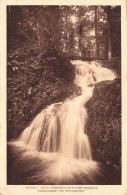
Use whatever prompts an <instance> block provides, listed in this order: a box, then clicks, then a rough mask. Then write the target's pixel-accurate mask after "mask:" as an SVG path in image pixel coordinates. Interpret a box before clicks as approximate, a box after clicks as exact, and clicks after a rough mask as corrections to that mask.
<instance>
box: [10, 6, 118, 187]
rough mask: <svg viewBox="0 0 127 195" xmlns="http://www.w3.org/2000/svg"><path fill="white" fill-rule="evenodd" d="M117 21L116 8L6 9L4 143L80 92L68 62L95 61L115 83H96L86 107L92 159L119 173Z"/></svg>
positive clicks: (25, 7)
mask: <svg viewBox="0 0 127 195" xmlns="http://www.w3.org/2000/svg"><path fill="white" fill-rule="evenodd" d="M120 17H121V9H120V6H8V7H7V25H8V32H7V39H8V41H7V47H8V56H7V88H8V107H7V109H8V110H7V113H8V130H7V132H8V140H10V139H13V138H14V139H15V138H16V137H17V136H18V135H19V133H20V132H22V131H23V129H24V128H25V127H26V125H28V123H29V122H30V121H31V120H32V119H33V118H34V116H35V115H36V114H37V113H38V112H40V111H41V110H42V109H43V108H45V107H46V106H47V105H50V104H52V103H54V102H59V101H64V100H65V99H66V98H67V97H70V96H72V95H74V94H75V93H77V94H78V93H79V91H80V89H79V88H78V87H77V86H75V84H74V83H73V80H74V75H75V74H74V71H75V70H74V68H73V67H72V65H71V64H70V59H81V60H97V61H98V62H99V63H100V64H101V65H102V66H104V67H107V68H110V69H112V70H114V71H115V72H117V74H118V78H117V79H115V81H109V82H107V81H105V82H100V83H98V84H96V86H95V89H94V93H93V97H92V98H91V100H89V101H88V103H87V108H88V115H89V119H88V123H87V129H88V135H89V138H90V142H91V146H92V150H93V158H94V159H95V160H97V161H100V162H104V166H108V169H109V167H114V170H117V171H118V172H117V173H118V174H119V172H120V164H121V160H120V157H121V126H120V124H121V82H120V77H121V64H120V57H121V42H120V41H121V40H120V36H121V28H120V27H121V26H120V25H121V22H120ZM107 178H108V176H107ZM119 178H120V177H119ZM107 180H108V179H107ZM115 182H116V183H117V182H118V183H119V182H120V181H114V183H115ZM109 183H111V180H110V182H109Z"/></svg>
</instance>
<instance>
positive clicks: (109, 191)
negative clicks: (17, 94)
mask: <svg viewBox="0 0 127 195" xmlns="http://www.w3.org/2000/svg"><path fill="white" fill-rule="evenodd" d="M126 3H127V2H126V0H103V1H102V0H66V1H65V0H1V1H0V33H1V34H0V84H1V85H0V89H1V93H0V95H1V96H0V103H1V104H0V105H1V107H0V108H1V109H0V110H1V112H0V122H1V133H0V141H1V142H0V186H1V192H0V194H2V195H35V194H38V192H37V190H32V189H31V190H28V189H26V186H24V185H13V186H12V185H6V81H7V80H6V5H121V13H122V15H121V21H122V22H121V27H122V49H121V50H122V60H121V61H122V185H101V186H99V185H98V186H96V187H98V189H97V190H92V189H91V190H86V191H85V194H86V195H96V194H97V195H99V194H100V195H101V194H103V195H125V194H126V195H127V130H126V127H127V90H126V89H127V87H126V86H127V60H126V57H127V54H126V52H127V40H126V36H127V34H126V32H127V31H126V26H127V24H126V5H127V4H126ZM34 186H35V187H37V185H34ZM62 186H63V185H62ZM66 187H67V186H66ZM88 187H90V186H88ZM91 187H93V185H92V186H91ZM58 193H59V194H64V193H63V192H62V193H60V192H58ZM43 194H47V195H49V194H57V193H43ZM65 194H67V195H74V194H77V193H74V192H69V193H65ZM80 194H84V193H78V195H80Z"/></svg>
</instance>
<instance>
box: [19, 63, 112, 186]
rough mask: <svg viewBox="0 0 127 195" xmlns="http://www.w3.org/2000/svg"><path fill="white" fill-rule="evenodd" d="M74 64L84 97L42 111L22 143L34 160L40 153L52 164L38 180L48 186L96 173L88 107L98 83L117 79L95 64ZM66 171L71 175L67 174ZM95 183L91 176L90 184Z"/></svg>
mask: <svg viewBox="0 0 127 195" xmlns="http://www.w3.org/2000/svg"><path fill="white" fill-rule="evenodd" d="M71 63H72V64H73V65H74V66H75V70H76V71H75V72H76V75H75V84H76V85H78V86H79V87H80V88H81V92H82V93H81V95H79V96H76V97H74V98H73V99H68V100H66V101H65V102H60V103H55V104H52V105H50V106H48V107H47V108H46V109H44V110H42V111H41V112H40V113H39V114H38V115H37V116H36V117H35V119H34V120H33V121H32V123H31V124H30V125H29V126H28V127H27V128H26V129H25V130H24V131H23V133H22V134H21V136H20V137H19V140H18V141H20V142H21V141H22V142H23V143H24V144H25V145H26V146H27V147H28V146H29V148H31V149H32V151H33V156H34V155H35V152H34V151H40V153H41V155H42V154H43V158H44V159H45V162H47V164H50V165H49V167H48V168H46V170H45V171H44V172H43V174H42V175H41V176H38V177H41V179H42V180H43V181H45V183H47V184H49V183H50V182H51V181H53V183H55V184H57V182H58V183H59V184H61V183H62V182H63V179H65V178H66V182H65V180H64V182H65V183H69V182H68V181H70V180H69V179H71V181H72V180H73V181H75V175H76V174H78V177H80V175H81V174H82V173H84V174H86V175H88V172H90V173H91V172H93V173H94V172H96V170H97V165H96V163H95V162H94V161H92V154H91V149H90V143H89V139H88V136H87V132H86V129H85V125H86V122H87V110H86V108H85V104H86V102H87V101H88V100H89V99H90V98H91V97H92V94H93V89H94V84H95V83H96V82H100V81H103V80H113V79H115V78H116V75H115V73H114V72H112V71H111V70H108V69H106V68H103V67H101V66H99V64H97V63H95V62H89V63H88V62H83V61H72V62H71ZM49 153H50V155H49ZM69 159H73V160H69ZM55 160H56V161H55ZM43 161H44V160H43ZM87 161H89V163H87ZM51 162H52V165H51ZM66 171H67V173H68V175H66V174H65V172H66ZM51 173H52V174H51ZM46 178H50V179H49V180H48V179H47V180H46ZM92 179H93V178H92V177H91V176H90V178H89V180H91V181H92ZM80 180H81V179H80ZM87 180H88V179H87ZM81 182H86V181H81ZM92 182H93V181H92ZM86 183H87V182H86ZM88 183H89V182H88Z"/></svg>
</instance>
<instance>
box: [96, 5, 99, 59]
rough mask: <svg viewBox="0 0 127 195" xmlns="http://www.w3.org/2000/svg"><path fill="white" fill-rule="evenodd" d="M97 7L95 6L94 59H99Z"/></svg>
mask: <svg viewBox="0 0 127 195" xmlns="http://www.w3.org/2000/svg"><path fill="white" fill-rule="evenodd" d="M97 17H98V16H97V6H95V37H96V57H97V59H99V44H98V26H97Z"/></svg>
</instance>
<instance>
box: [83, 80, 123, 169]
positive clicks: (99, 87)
mask: <svg viewBox="0 0 127 195" xmlns="http://www.w3.org/2000/svg"><path fill="white" fill-rule="evenodd" d="M86 107H87V111H88V122H87V132H88V136H89V140H90V143H91V148H92V153H93V159H94V160H97V161H100V162H104V163H106V162H111V164H115V165H116V166H117V167H120V164H121V161H120V158H121V81H120V79H115V80H114V81H103V82H100V83H97V84H96V85H95V88H94V91H93V96H92V98H91V99H90V100H89V101H88V102H87V104H86Z"/></svg>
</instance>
